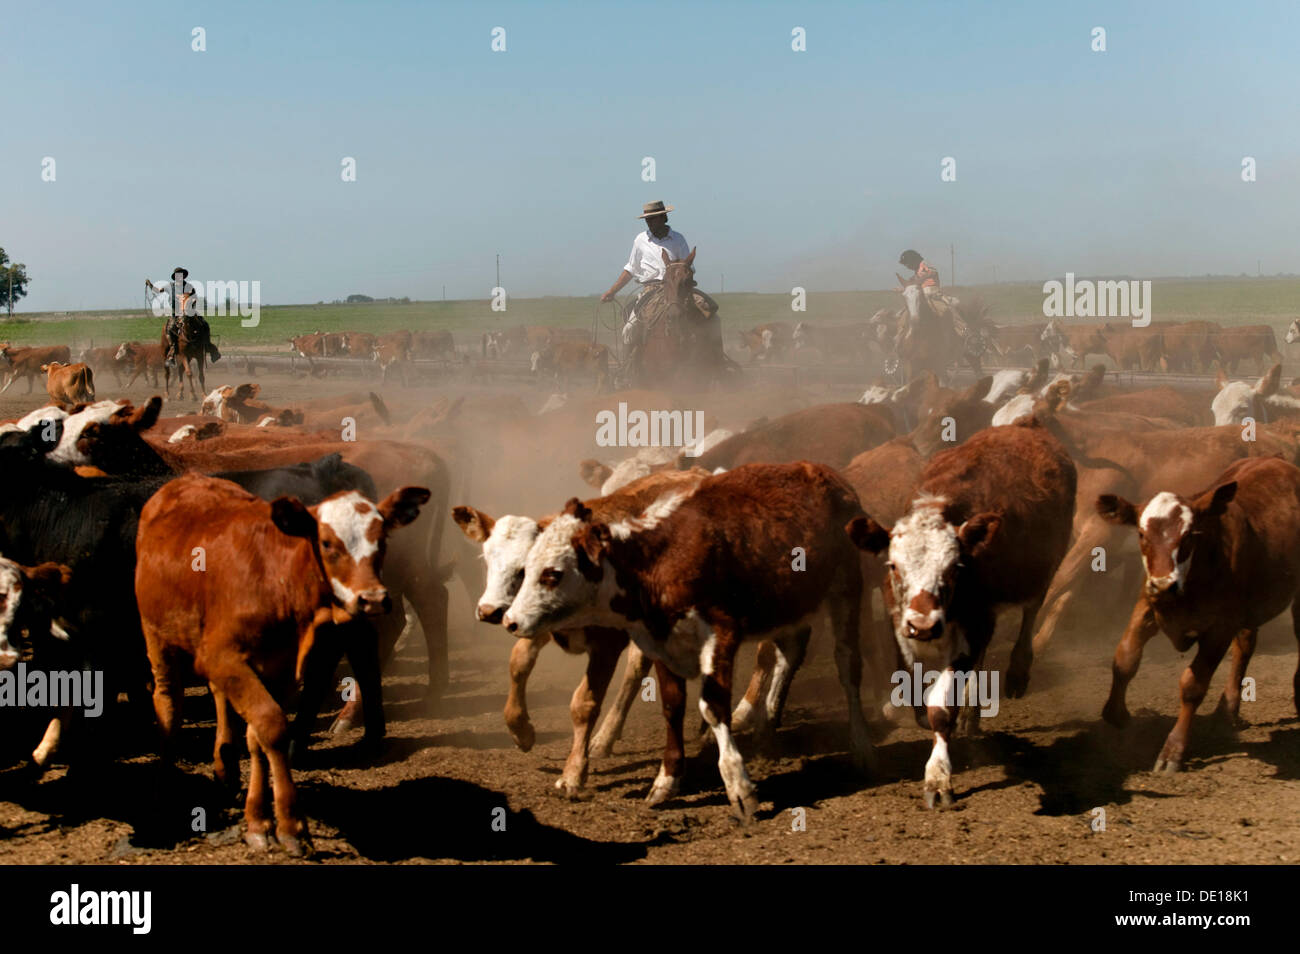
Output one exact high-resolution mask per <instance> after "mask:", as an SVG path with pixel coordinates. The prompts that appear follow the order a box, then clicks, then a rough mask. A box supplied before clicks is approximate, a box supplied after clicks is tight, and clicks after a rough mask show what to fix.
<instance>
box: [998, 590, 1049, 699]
mask: <svg viewBox="0 0 1300 954" xmlns="http://www.w3.org/2000/svg"><path fill="white" fill-rule="evenodd" d="M1042 605H1043V601H1042V600H1037V601H1036V602H1033V603H1026V604H1025V606H1024V608H1023V609H1022V610H1021V611H1020V633H1019V635H1017V636H1016V644H1015V646H1013V647H1012V649H1011V665H1010V666H1008V667H1007V675H1006V680H1007V698H1009V699H1019V698H1020V697H1021V696H1023V695H1024V694H1025V691H1026V690H1027V689H1028V688H1029V669H1030V667H1031V666H1032V665H1033V663H1034V643H1033V635H1034V620H1036V619H1037V618H1038V611H1039V609H1041V608H1042Z"/></svg>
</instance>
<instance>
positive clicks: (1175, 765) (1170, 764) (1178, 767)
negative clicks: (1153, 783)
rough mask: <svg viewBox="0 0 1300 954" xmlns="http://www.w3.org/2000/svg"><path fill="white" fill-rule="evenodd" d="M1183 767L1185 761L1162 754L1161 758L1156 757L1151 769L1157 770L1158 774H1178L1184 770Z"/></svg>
mask: <svg viewBox="0 0 1300 954" xmlns="http://www.w3.org/2000/svg"><path fill="white" fill-rule="evenodd" d="M1182 768H1183V763H1182V760H1181V759H1176V758H1165V757H1164V755H1163V754H1162V755H1161V756H1160V758H1158V759H1156V764H1155V766H1154V767H1153V768H1152V769H1151V771H1153V772H1155V773H1156V774H1157V775H1177V774H1178V773H1179V772H1180V771H1182Z"/></svg>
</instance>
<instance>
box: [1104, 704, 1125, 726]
mask: <svg viewBox="0 0 1300 954" xmlns="http://www.w3.org/2000/svg"><path fill="white" fill-rule="evenodd" d="M1101 717H1102V718H1103V719H1105V720H1106V722H1107V723H1108V724H1110V725H1113V726H1114V727H1115V728H1117V729H1122V728H1124V727H1125V726H1127V725H1128V724H1129V720H1130V718H1131V716H1129V713H1128V707H1127V706H1125V705H1124V704H1123V703H1122V702H1121V703H1118V704H1116V703H1112V702H1108V703H1106V708H1104V709H1102V710H1101Z"/></svg>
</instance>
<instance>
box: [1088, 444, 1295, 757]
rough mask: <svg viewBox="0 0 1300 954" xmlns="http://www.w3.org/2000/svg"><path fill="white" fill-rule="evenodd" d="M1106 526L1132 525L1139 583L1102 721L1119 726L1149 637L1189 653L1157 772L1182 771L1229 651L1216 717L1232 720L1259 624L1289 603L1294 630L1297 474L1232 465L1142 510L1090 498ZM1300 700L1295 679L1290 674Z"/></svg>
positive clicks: (1275, 461) (1257, 464)
mask: <svg viewBox="0 0 1300 954" xmlns="http://www.w3.org/2000/svg"><path fill="white" fill-rule="evenodd" d="M1096 506H1097V512H1098V513H1099V514H1100V515H1101V517H1102V518H1103V519H1104V520H1106V521H1107V522H1109V523H1113V524H1117V525H1121V526H1125V525H1127V526H1132V527H1135V528H1136V529H1137V532H1138V541H1139V544H1140V546H1141V550H1142V564H1143V567H1144V568H1145V571H1146V579H1145V581H1144V583H1143V586H1142V591H1141V592H1140V593H1139V595H1138V598H1137V601H1136V603H1135V605H1134V607H1133V612H1132V614H1131V615H1130V617H1129V624H1128V626H1127V627H1126V629H1125V631H1124V635H1123V637H1122V638H1121V639H1120V642H1119V645H1118V646H1117V647H1116V649H1115V659H1114V664H1113V666H1112V680H1111V690H1110V697H1109V698H1108V699H1107V701H1106V706H1105V708H1104V709H1103V710H1102V718H1104V719H1105V720H1106V721H1107V722H1109V723H1110V724H1111V725H1114V726H1116V727H1118V728H1123V727H1124V726H1125V725H1126V724H1127V723H1128V721H1129V712H1128V707H1127V704H1126V702H1125V693H1126V690H1127V687H1128V684H1129V682H1130V681H1131V680H1132V679H1133V677H1134V676H1135V675H1136V674H1137V669H1138V665H1139V663H1140V662H1141V659H1142V650H1143V647H1144V646H1145V644H1146V642H1147V640H1149V639H1150V638H1151V637H1152V636H1154V635H1155V634H1156V633H1157V632H1159V631H1162V630H1163V631H1164V633H1165V634H1166V635H1167V636H1168V637H1169V640H1170V642H1171V643H1172V644H1173V646H1174V648H1175V649H1176V650H1177V651H1178V652H1180V653H1181V652H1186V651H1187V650H1189V649H1192V648H1193V647H1194V648H1195V649H1196V656H1195V658H1194V659H1193V660H1192V662H1191V664H1190V665H1189V666H1188V667H1187V670H1186V672H1184V673H1183V675H1182V678H1181V679H1180V680H1179V687H1178V688H1179V703H1180V705H1179V713H1178V720H1177V722H1176V723H1175V724H1174V727H1173V729H1172V730H1171V731H1170V733H1169V736H1168V738H1167V739H1166V740H1165V744H1164V746H1163V747H1162V748H1161V750H1160V755H1159V756H1158V758H1157V759H1156V763H1155V771H1157V772H1176V771H1178V770H1179V769H1180V768H1181V767H1182V763H1183V757H1184V753H1185V751H1186V747H1187V740H1188V735H1189V732H1190V729H1191V725H1192V719H1193V716H1194V715H1195V713H1196V709H1197V707H1198V706H1199V705H1200V703H1201V701H1202V700H1203V699H1204V697H1205V694H1206V692H1207V691H1208V689H1209V683H1210V678H1211V677H1212V676H1213V674H1214V670H1215V668H1216V667H1217V666H1218V664H1219V662H1220V660H1221V659H1222V658H1223V656H1224V654H1225V653H1226V652H1227V650H1228V648H1229V647H1231V648H1232V651H1233V652H1232V665H1231V671H1230V672H1229V674H1228V678H1227V681H1226V683H1225V686H1224V690H1223V697H1222V699H1221V700H1220V702H1219V713H1218V714H1219V715H1220V716H1224V717H1226V718H1227V720H1228V721H1229V722H1230V723H1235V722H1236V721H1237V718H1238V713H1239V710H1240V705H1241V686H1242V680H1243V679H1244V678H1245V674H1246V666H1247V664H1248V663H1249V661H1250V657H1251V654H1252V653H1253V652H1254V650H1255V638H1256V633H1257V631H1258V629H1259V627H1260V626H1262V625H1263V624H1264V623H1266V622H1268V621H1269V620H1271V619H1273V618H1274V617H1276V616H1278V615H1279V614H1280V613H1283V612H1285V611H1286V609H1287V608H1288V607H1289V608H1290V609H1291V615H1292V617H1293V623H1294V624H1295V626H1296V632H1297V633H1300V618H1297V615H1296V614H1297V607H1300V468H1297V467H1296V466H1295V465H1293V464H1290V463H1288V462H1286V461H1284V460H1281V459H1279V458H1275V457H1255V458H1247V459H1245V460H1240V461H1238V462H1236V463H1234V464H1233V465H1232V466H1230V467H1229V468H1228V469H1227V470H1226V471H1224V472H1223V474H1221V475H1220V476H1219V478H1218V479H1217V480H1216V481H1215V482H1214V485H1212V486H1211V488H1210V489H1209V490H1206V491H1205V492H1203V493H1201V494H1198V495H1195V496H1193V497H1191V498H1187V497H1182V496H1180V495H1178V494H1174V493H1169V492H1167V491H1166V492H1161V493H1158V494H1156V495H1155V496H1154V497H1152V498H1151V500H1150V501H1149V502H1148V503H1147V504H1146V506H1144V507H1143V508H1142V509H1141V510H1140V511H1139V510H1138V508H1137V507H1135V506H1134V505H1133V504H1131V503H1129V502H1128V501H1127V500H1125V499H1123V498H1122V497H1118V496H1115V495H1113V494H1104V495H1102V496H1100V497H1098V498H1097V503H1096ZM1294 688H1295V692H1296V696H1297V698H1300V673H1297V675H1296V678H1295V686H1294Z"/></svg>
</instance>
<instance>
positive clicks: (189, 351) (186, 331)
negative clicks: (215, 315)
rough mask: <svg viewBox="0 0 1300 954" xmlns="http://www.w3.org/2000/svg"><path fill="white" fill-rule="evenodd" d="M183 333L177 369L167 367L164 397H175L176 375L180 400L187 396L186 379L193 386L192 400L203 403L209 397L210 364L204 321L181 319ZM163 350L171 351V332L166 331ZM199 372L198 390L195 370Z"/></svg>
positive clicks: (190, 317)
mask: <svg viewBox="0 0 1300 954" xmlns="http://www.w3.org/2000/svg"><path fill="white" fill-rule="evenodd" d="M180 323H181V330H180V334H178V335H177V336H176V355H175V358H176V367H175V368H172V367H171V366H170V365H167V366H165V367H164V369H163V370H164V380H163V394H165V395H166V396H167V397H171V388H172V372H173V371H175V372H176V398H177V400H179V399H180V398H182V397H183V396H184V395H185V379H186V378H187V377H188V378H189V382H190V399H191V400H194V401H198V400H201V399H202V398H203V397H204V396H205V395H206V394H207V393H208V384H207V375H206V374H205V373H204V368H205V364H206V362H207V357H208V355H207V350H206V348H205V347H204V343H203V325H202V319H201V318H199V317H198V316H197V315H184V316H182V317H181V318H180ZM160 341H161V344H162V346H163V350H164V351H166V350H167V328H166V326H164V327H163V332H162V336H161V339H160ZM196 366H197V368H198V377H199V387H198V390H197V391H196V390H195V388H194V369H195V367H196Z"/></svg>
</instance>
